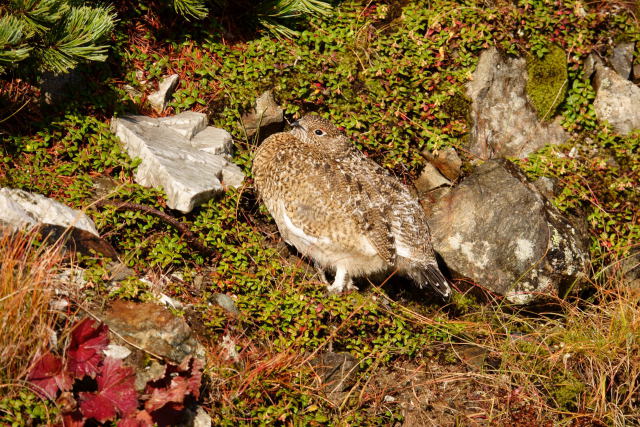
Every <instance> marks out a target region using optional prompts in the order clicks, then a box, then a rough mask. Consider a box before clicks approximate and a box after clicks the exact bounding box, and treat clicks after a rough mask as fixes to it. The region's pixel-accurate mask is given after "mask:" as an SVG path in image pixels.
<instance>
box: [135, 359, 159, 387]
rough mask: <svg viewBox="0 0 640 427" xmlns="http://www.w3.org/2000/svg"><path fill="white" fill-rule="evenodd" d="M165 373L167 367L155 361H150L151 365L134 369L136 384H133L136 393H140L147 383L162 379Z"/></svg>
mask: <svg viewBox="0 0 640 427" xmlns="http://www.w3.org/2000/svg"><path fill="white" fill-rule="evenodd" d="M166 371H167V365H164V364H161V363H159V362H158V361H157V360H154V359H151V363H150V364H149V365H146V366H145V367H144V368H138V369H136V382H135V384H134V386H135V388H136V391H138V392H142V391H143V390H144V389H145V387H146V386H147V383H148V382H149V381H157V380H159V379H160V378H162V377H164V374H165V372H166Z"/></svg>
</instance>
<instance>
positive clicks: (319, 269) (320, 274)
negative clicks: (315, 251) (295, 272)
mask: <svg viewBox="0 0 640 427" xmlns="http://www.w3.org/2000/svg"><path fill="white" fill-rule="evenodd" d="M313 266H314V267H315V268H316V271H317V272H318V277H319V278H320V281H321V282H322V283H324V284H326V285H327V286H329V280H327V274H326V273H325V271H324V268H322V266H321V265H320V264H318V263H317V262H314V263H313Z"/></svg>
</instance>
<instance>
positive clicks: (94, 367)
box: [68, 317, 109, 378]
mask: <svg viewBox="0 0 640 427" xmlns="http://www.w3.org/2000/svg"><path fill="white" fill-rule="evenodd" d="M95 324H96V322H95V321H94V320H93V319H90V318H88V317H87V318H85V319H84V320H82V321H81V322H80V323H78V324H77V325H76V326H75V328H74V329H73V332H72V333H71V344H70V345H69V351H68V355H69V361H68V366H69V371H70V372H71V373H72V374H73V375H74V376H75V378H82V377H84V376H85V375H89V376H90V377H91V378H94V377H95V376H96V373H97V372H98V365H99V364H100V362H101V361H102V359H103V357H104V355H103V354H102V350H104V349H105V348H106V347H107V344H109V337H108V336H107V331H108V330H109V328H108V327H107V325H99V326H98V327H95V326H94V325H95Z"/></svg>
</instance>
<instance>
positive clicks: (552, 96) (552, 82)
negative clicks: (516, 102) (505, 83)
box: [527, 45, 567, 120]
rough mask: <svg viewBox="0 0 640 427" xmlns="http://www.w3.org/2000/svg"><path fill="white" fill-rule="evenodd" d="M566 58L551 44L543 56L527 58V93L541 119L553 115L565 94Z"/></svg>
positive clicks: (560, 50) (563, 53)
mask: <svg viewBox="0 0 640 427" xmlns="http://www.w3.org/2000/svg"><path fill="white" fill-rule="evenodd" d="M566 82H567V59H566V54H565V52H564V50H562V49H561V48H560V47H558V46H555V45H553V46H551V48H550V51H549V52H548V53H547V54H546V55H545V56H544V57H543V58H541V59H540V58H537V57H535V56H534V55H531V56H530V57H529V58H528V60H527V95H528V96H529V101H531V104H532V105H533V108H535V110H536V113H537V114H538V117H539V118H540V119H541V120H547V119H549V118H551V117H553V116H554V114H555V111H556V109H557V108H558V105H560V103H561V102H562V101H563V100H564V98H565V96H566V94H567V83H566Z"/></svg>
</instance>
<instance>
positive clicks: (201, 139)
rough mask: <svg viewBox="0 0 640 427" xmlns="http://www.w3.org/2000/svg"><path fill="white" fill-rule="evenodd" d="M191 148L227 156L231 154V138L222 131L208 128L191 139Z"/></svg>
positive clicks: (227, 133)
mask: <svg viewBox="0 0 640 427" xmlns="http://www.w3.org/2000/svg"><path fill="white" fill-rule="evenodd" d="M191 146H192V147H193V148H196V149H198V150H200V151H204V152H205V153H211V154H216V155H221V156H229V155H230V154H231V153H232V152H233V138H231V134H230V133H229V132H227V131H226V130H224V129H220V128H214V127H213V126H208V127H207V128H205V129H204V130H202V132H198V133H197V134H196V135H195V136H194V137H193V138H192V139H191Z"/></svg>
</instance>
